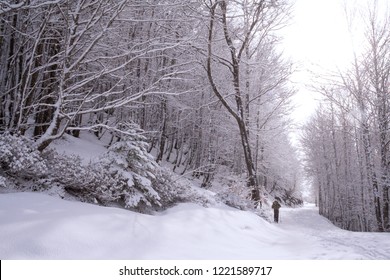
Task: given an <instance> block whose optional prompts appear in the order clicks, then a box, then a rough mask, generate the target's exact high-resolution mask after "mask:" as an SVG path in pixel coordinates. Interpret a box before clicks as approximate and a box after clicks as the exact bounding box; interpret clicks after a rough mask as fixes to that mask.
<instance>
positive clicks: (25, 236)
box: [0, 193, 390, 259]
mask: <svg viewBox="0 0 390 280" xmlns="http://www.w3.org/2000/svg"><path fill="white" fill-rule="evenodd" d="M281 214H282V215H283V216H282V223H281V224H270V223H268V222H266V221H264V220H263V219H261V218H259V217H258V216H256V215H254V214H252V213H248V212H244V211H238V210H236V209H232V208H229V207H225V206H223V207H210V208H203V207H201V206H198V205H195V204H181V205H178V206H176V207H174V208H171V209H169V210H167V211H165V212H162V213H158V214H156V215H155V216H149V215H143V214H139V213H134V212H130V211H126V210H122V209H117V208H105V207H99V206H95V205H90V204H84V203H80V202H72V201H65V200H61V199H58V198H54V197H50V196H47V195H44V194H38V193H8V194H0V240H1V242H0V259H390V234H388V233H385V234H380V233H351V232H346V231H342V230H339V229H337V228H336V227H334V226H333V225H331V224H330V223H328V222H327V221H326V220H325V219H323V218H322V217H320V216H318V214H316V209H315V208H314V207H305V208H302V209H283V211H282V212H281ZM359 240H360V242H357V241H359Z"/></svg>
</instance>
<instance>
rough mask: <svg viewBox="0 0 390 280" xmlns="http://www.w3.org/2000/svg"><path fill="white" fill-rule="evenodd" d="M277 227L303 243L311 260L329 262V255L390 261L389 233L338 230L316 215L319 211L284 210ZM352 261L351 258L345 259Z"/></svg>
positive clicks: (314, 208)
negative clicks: (299, 238) (325, 260)
mask: <svg viewBox="0 0 390 280" xmlns="http://www.w3.org/2000/svg"><path fill="white" fill-rule="evenodd" d="M281 215H282V217H281V218H282V220H281V222H280V224H279V226H280V227H281V228H282V229H285V230H287V231H289V232H290V233H291V234H293V235H296V236H297V237H298V236H300V237H301V238H303V239H304V241H303V243H304V244H306V247H307V248H306V249H307V250H310V247H311V248H313V247H316V249H315V250H313V256H312V258H313V259H329V255H330V254H329V253H328V252H330V251H332V255H335V254H338V255H339V256H340V259H345V257H344V256H351V255H353V256H355V257H354V258H353V259H362V260H364V259H365V260H368V259H371V260H381V259H383V260H388V259H390V233H379V232H377V233H372V232H370V233H367V232H352V231H347V230H343V229H340V228H338V227H336V226H335V225H333V224H332V223H331V222H330V221H329V220H327V219H326V218H324V217H322V216H320V215H319V214H318V208H316V207H313V206H305V207H302V208H293V209H289V208H284V209H283V211H282V212H281ZM318 247H320V248H318ZM347 258H348V259H352V258H351V257H347Z"/></svg>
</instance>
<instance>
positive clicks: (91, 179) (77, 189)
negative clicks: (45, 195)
mask: <svg viewBox="0 0 390 280" xmlns="http://www.w3.org/2000/svg"><path fill="white" fill-rule="evenodd" d="M46 158H47V161H48V163H49V172H50V176H49V177H48V178H45V179H41V180H40V181H39V184H40V186H41V187H43V188H53V186H59V187H62V188H63V189H64V190H65V191H66V192H67V193H69V194H71V195H73V196H75V197H77V198H78V199H79V200H81V201H84V202H90V203H99V204H102V205H107V204H109V203H111V202H119V201H121V200H122V199H123V196H125V195H126V194H127V193H128V192H130V190H127V189H126V187H127V179H126V178H124V177H122V176H120V174H119V172H111V171H110V170H109V168H108V167H107V166H105V165H104V164H102V163H100V162H96V163H92V162H91V163H89V164H87V165H83V164H82V161H81V158H80V157H78V156H75V155H73V156H66V155H60V154H58V153H56V152H54V151H51V152H49V153H47V154H46Z"/></svg>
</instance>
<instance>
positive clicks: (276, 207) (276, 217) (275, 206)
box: [272, 200, 282, 223]
mask: <svg viewBox="0 0 390 280" xmlns="http://www.w3.org/2000/svg"><path fill="white" fill-rule="evenodd" d="M280 207H282V206H281V205H280V203H279V202H278V201H277V200H275V201H274V203H272V209H274V222H275V223H278V222H279V208H280Z"/></svg>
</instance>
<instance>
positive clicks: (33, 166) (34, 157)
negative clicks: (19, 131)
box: [0, 132, 47, 178]
mask: <svg viewBox="0 0 390 280" xmlns="http://www.w3.org/2000/svg"><path fill="white" fill-rule="evenodd" d="M0 147H1V149H0V169H1V170H2V171H3V172H4V173H6V174H7V175H9V176H14V177H20V178H34V177H39V176H43V175H44V174H45V173H46V172H47V166H46V162H45V160H44V159H43V158H42V157H41V154H40V152H39V151H38V150H36V149H35V148H34V143H33V141H32V140H30V139H28V138H26V137H24V136H21V135H12V134H10V133H8V132H5V133H2V134H0Z"/></svg>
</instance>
